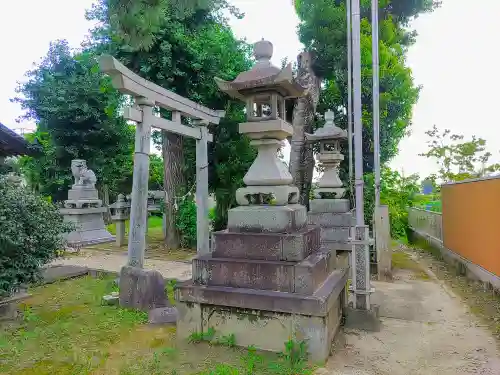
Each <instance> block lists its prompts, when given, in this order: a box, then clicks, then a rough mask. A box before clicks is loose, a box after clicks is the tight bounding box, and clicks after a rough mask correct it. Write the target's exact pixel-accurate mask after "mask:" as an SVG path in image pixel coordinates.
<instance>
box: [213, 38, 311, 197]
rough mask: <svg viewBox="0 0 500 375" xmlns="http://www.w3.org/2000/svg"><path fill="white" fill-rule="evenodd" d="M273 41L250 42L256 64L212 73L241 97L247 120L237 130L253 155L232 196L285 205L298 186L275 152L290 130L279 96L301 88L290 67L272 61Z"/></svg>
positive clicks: (230, 92) (298, 93)
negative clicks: (228, 77)
mask: <svg viewBox="0 0 500 375" xmlns="http://www.w3.org/2000/svg"><path fill="white" fill-rule="evenodd" d="M272 54H273V45H272V44H271V43H270V42H268V41H265V40H261V41H260V42H257V43H256V44H255V47H254V56H255V59H256V60H257V62H256V64H255V65H254V66H253V68H252V69H250V70H249V71H247V72H243V73H241V74H239V75H238V77H236V79H235V80H234V81H232V82H228V81H223V80H221V79H218V78H216V79H215V80H216V82H217V84H218V86H219V88H220V89H221V90H222V91H223V92H225V93H227V94H228V95H230V96H232V97H233V98H237V99H240V100H242V101H244V102H245V103H246V116H247V121H248V122H245V123H242V124H240V126H239V132H240V133H241V134H246V135H247V136H248V137H249V138H250V139H251V144H252V145H254V146H255V147H257V149H258V155H257V158H256V159H255V161H254V162H253V164H252V166H251V167H250V169H249V170H248V172H247V174H246V175H245V177H244V178H243V182H244V183H245V184H246V185H247V187H245V188H241V189H238V191H237V193H236V201H237V202H238V204H239V205H241V206H248V205H251V204H262V203H268V202H272V203H273V204H274V205H276V206H285V205H287V204H294V203H297V202H298V189H297V187H295V186H293V185H291V184H292V182H293V178H292V176H291V174H290V172H289V171H288V168H287V167H286V165H285V164H284V163H283V162H282V161H281V160H280V159H279V158H278V149H279V148H280V147H281V145H282V142H283V140H285V139H286V138H287V137H289V136H291V135H292V134H293V128H292V126H291V125H290V124H289V123H287V122H286V121H285V99H286V98H295V97H299V96H302V94H303V92H304V88H303V87H302V86H300V85H299V84H298V83H297V82H296V81H295V80H294V78H293V73H292V67H291V65H288V66H287V67H285V68H284V69H279V68H277V67H275V66H274V65H272V63H271V57H272Z"/></svg>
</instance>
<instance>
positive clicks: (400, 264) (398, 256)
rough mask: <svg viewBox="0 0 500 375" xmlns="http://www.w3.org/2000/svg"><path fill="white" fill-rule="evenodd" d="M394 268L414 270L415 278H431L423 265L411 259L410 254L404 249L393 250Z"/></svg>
mask: <svg viewBox="0 0 500 375" xmlns="http://www.w3.org/2000/svg"><path fill="white" fill-rule="evenodd" d="M392 268H399V269H401V270H408V271H412V272H413V275H414V276H415V278H417V279H420V280H429V275H428V274H427V273H426V272H425V271H424V270H423V268H422V266H420V264H418V262H415V261H414V260H413V259H411V257H410V254H408V253H406V252H402V251H393V253H392Z"/></svg>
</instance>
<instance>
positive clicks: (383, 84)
mask: <svg viewBox="0 0 500 375" xmlns="http://www.w3.org/2000/svg"><path fill="white" fill-rule="evenodd" d="M295 5H296V10H297V14H298V16H299V18H300V25H299V29H298V33H299V37H300V40H301V41H302V42H303V43H304V45H305V46H306V49H307V50H309V51H310V52H311V53H313V54H314V55H315V60H314V71H315V72H316V74H317V75H318V76H320V77H322V78H323V79H324V85H323V92H322V95H321V99H320V104H319V107H318V111H319V112H320V113H323V112H324V111H325V110H326V109H329V108H330V109H333V110H334V111H335V112H336V119H337V123H338V125H339V126H341V127H343V128H346V127H347V125H346V124H347V117H346V114H345V113H346V112H347V111H346V109H347V42H346V40H347V35H346V33H347V31H346V29H347V26H346V25H347V19H346V8H345V0H336V1H331V0H297V1H296V2H295ZM437 5H439V4H438V2H437V1H433V0H417V1H414V0H400V1H395V0H394V1H389V0H380V1H379V6H380V28H379V36H380V37H379V39H380V44H379V49H380V125H381V127H380V148H381V162H382V163H384V162H386V161H388V160H390V159H391V158H392V157H393V156H394V155H396V153H397V150H398V143H399V141H400V140H401V139H402V137H403V136H405V135H406V134H407V132H408V129H409V126H410V124H411V115H412V108H413V105H414V104H415V103H416V101H417V98H418V93H419V88H418V87H416V86H415V84H414V82H413V78H412V74H411V69H410V68H408V67H407V66H406V65H405V54H406V51H407V49H408V47H409V46H410V45H411V44H413V43H414V42H415V37H416V33H415V32H414V31H411V30H408V28H407V27H408V23H409V21H410V20H411V19H412V18H414V17H416V16H418V15H419V14H421V13H423V12H429V11H432V10H433V9H434V8H435V7H436V6H437ZM360 41H361V82H362V106H363V113H362V120H363V157H364V169H365V171H367V172H370V171H371V170H372V169H373V127H372V126H373V125H372V56H371V43H372V41H371V24H370V1H369V0H362V1H361V40H360ZM347 163H348V158H346V160H345V163H344V166H345V165H347Z"/></svg>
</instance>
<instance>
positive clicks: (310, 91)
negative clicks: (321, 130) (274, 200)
mask: <svg viewBox="0 0 500 375" xmlns="http://www.w3.org/2000/svg"><path fill="white" fill-rule="evenodd" d="M297 68H298V72H297V73H298V74H297V81H298V82H299V83H300V84H301V85H302V86H303V87H305V88H306V93H305V95H304V96H302V97H300V98H298V99H297V102H296V104H295V107H294V109H293V120H292V126H293V135H292V140H291V142H290V143H291V145H290V146H291V148H290V173H291V174H292V177H293V181H294V184H295V186H297V187H298V188H299V202H300V204H303V205H305V206H306V207H307V208H309V192H310V190H311V186H312V178H313V173H314V154H313V148H312V145H311V144H308V143H306V139H305V133H312V132H313V126H314V117H315V114H316V107H317V105H318V101H319V92H320V83H321V81H320V79H319V78H318V77H316V75H315V74H314V72H313V71H312V67H311V55H310V54H309V53H308V52H302V53H301V54H299V56H298V57H297Z"/></svg>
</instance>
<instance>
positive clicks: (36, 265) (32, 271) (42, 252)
mask: <svg viewBox="0 0 500 375" xmlns="http://www.w3.org/2000/svg"><path fill="white" fill-rule="evenodd" d="M70 229H71V227H70V226H69V225H68V224H65V223H64V222H63V218H62V216H61V214H60V213H59V211H58V209H57V208H56V207H55V206H54V205H52V204H51V203H49V202H48V201H47V200H45V199H42V198H41V197H40V196H38V195H35V194H33V193H31V192H29V191H28V190H26V189H24V188H23V187H22V186H20V185H18V184H13V183H11V182H9V180H8V179H7V178H5V177H2V176H0V297H4V296H8V295H10V294H12V293H13V292H14V291H15V290H16V289H17V288H18V287H20V286H22V285H23V284H27V283H30V282H34V281H36V279H37V277H38V276H39V275H40V267H41V266H43V265H44V264H46V263H48V262H50V261H51V260H52V259H53V258H54V257H55V256H56V252H57V250H61V249H62V247H63V240H62V239H63V234H64V233H65V232H66V231H68V230H70Z"/></svg>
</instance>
